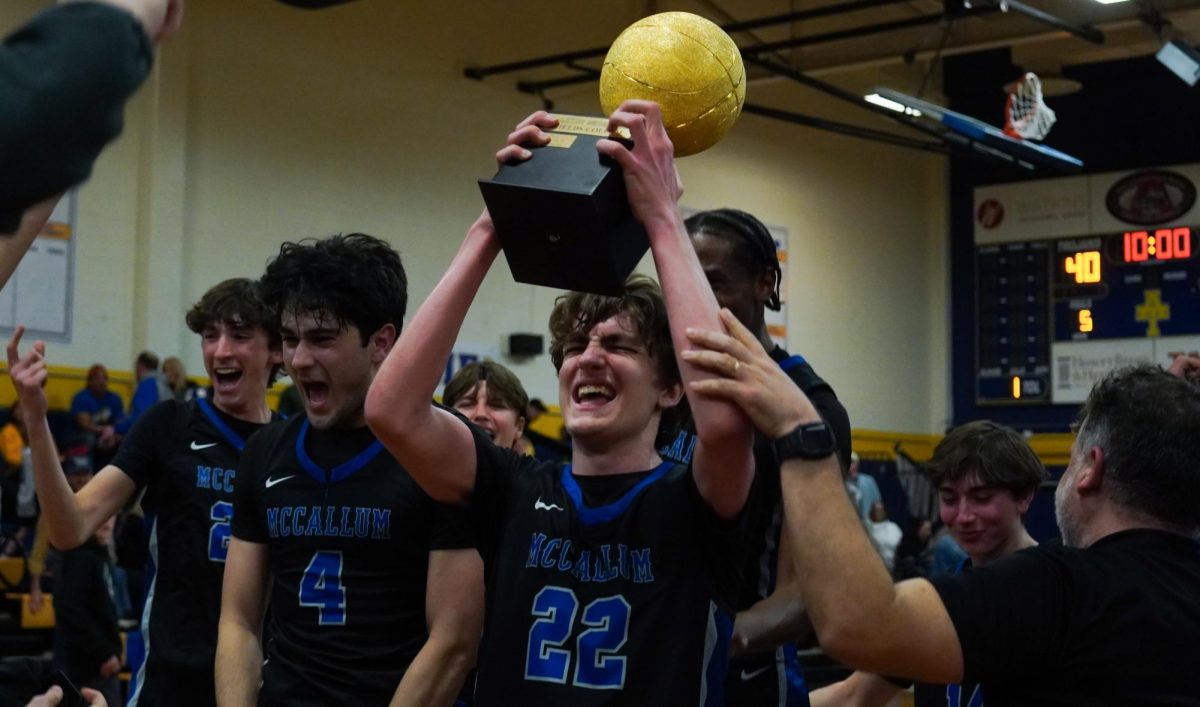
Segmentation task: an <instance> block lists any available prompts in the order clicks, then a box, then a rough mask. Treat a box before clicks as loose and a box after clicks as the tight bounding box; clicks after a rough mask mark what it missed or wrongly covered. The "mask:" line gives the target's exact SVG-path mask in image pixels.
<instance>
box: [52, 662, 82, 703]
mask: <svg viewBox="0 0 1200 707" xmlns="http://www.w3.org/2000/svg"><path fill="white" fill-rule="evenodd" d="M50 685H58V686H59V687H61V688H62V691H63V698H62V702H59V703H58V704H59V707H88V703H87V700H85V699H83V695H82V694H81V693H80V692H79V688H77V687H75V683H73V682H71V678H69V677H67V674H66V673H64V672H63V671H61V670H55V671H54V674H53V675H51V676H50V684H49V685H47V686H46V688H47V689H49V688H50Z"/></svg>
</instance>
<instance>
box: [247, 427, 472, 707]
mask: <svg viewBox="0 0 1200 707" xmlns="http://www.w3.org/2000/svg"><path fill="white" fill-rule="evenodd" d="M242 468H243V470H244V478H243V483H241V484H239V486H238V493H237V500H236V502H235V509H234V521H233V534H234V537H237V538H238V539H240V540H246V541H249V542H254V543H260V544H265V545H266V546H267V548H268V551H269V553H270V563H271V585H270V590H269V594H270V611H269V612H268V617H267V623H266V626H265V628H264V639H263V644H264V645H263V657H264V665H263V685H262V688H261V691H260V693H259V705H275V704H280V705H283V704H287V705H299V704H304V705H309V704H312V705H373V704H378V705H386V704H387V703H388V702H389V701H390V700H391V697H392V694H393V693H394V692H395V691H396V687H397V686H398V685H399V684H400V679H401V678H402V677H403V676H404V672H405V670H406V669H407V668H408V665H409V663H411V662H412V659H413V657H414V656H416V654H417V652H418V651H419V650H420V648H421V646H422V645H423V644H424V642H425V639H426V637H427V631H426V625H425V580H426V572H427V569H428V563H429V552H430V550H431V549H459V548H463V547H470V546H471V543H470V542H469V540H467V539H465V538H463V537H462V535H461V530H460V529H461V528H462V527H463V525H464V524H462V523H453V522H451V521H450V519H449V518H448V517H447V515H446V514H447V513H449V511H448V509H445V508H444V507H443V506H440V505H439V504H436V503H435V502H434V501H432V500H431V499H430V498H429V497H428V496H426V495H425V493H424V492H423V491H422V490H421V489H420V488H419V487H418V486H417V485H416V482H414V481H413V479H412V477H410V476H409V475H408V472H406V471H405V470H404V468H403V467H401V466H400V464H399V463H398V462H397V461H396V460H395V458H394V457H392V456H391V455H390V454H388V453H387V451H385V450H384V449H383V446H382V444H380V443H379V441H378V440H376V439H375V437H374V435H373V434H372V433H371V431H370V430H369V429H368V428H366V427H363V428H360V429H358V430H352V431H341V430H325V431H321V430H315V429H313V428H312V427H311V426H310V425H309V423H308V420H306V419H303V418H297V419H293V420H290V421H288V422H285V423H279V424H276V425H272V426H270V427H268V428H266V429H264V430H263V431H262V432H260V433H259V434H257V435H255V437H254V439H252V440H251V441H250V443H249V445H247V447H246V452H245V454H244V456H243V458H242Z"/></svg>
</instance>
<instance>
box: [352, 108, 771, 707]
mask: <svg viewBox="0 0 1200 707" xmlns="http://www.w3.org/2000/svg"><path fill="white" fill-rule="evenodd" d="M556 123H557V121H556V120H555V119H554V118H553V117H551V116H548V115H547V114H545V113H541V112H539V113H535V114H534V115H533V116H530V118H528V119H526V120H525V121H524V122H523V123H522V124H521V125H519V126H518V129H517V130H516V131H515V132H514V133H513V134H512V135H510V136H509V142H510V145H509V146H508V147H506V148H504V149H502V150H501V151H500V152H499V153H498V154H497V161H499V162H501V163H503V162H505V161H507V160H510V159H528V158H529V157H530V156H531V155H530V152H529V151H528V150H525V149H524V148H522V147H521V146H520V144H521V143H523V142H532V143H536V144H545V143H546V142H547V141H548V140H549V136H548V135H546V134H545V133H544V132H543V131H542V128H551V127H553V126H554V125H556ZM608 127H609V129H610V130H616V129H617V128H618V127H624V128H627V129H628V130H629V131H630V133H631V135H632V139H633V144H634V146H633V148H632V149H626V148H625V147H624V146H622V145H621V144H620V143H617V142H615V141H612V140H600V141H599V143H598V150H599V152H600V153H601V154H603V155H604V156H606V157H608V158H610V159H613V160H615V161H616V162H617V163H618V164H620V166H621V168H622V171H623V174H624V178H625V185H626V192H627V195H628V197H629V201H630V205H631V207H632V210H633V213H634V215H635V216H636V217H637V218H638V219H639V220H641V222H642V223H643V224H644V225H645V226H646V230H647V232H648V235H649V241H650V248H651V251H652V253H653V255H654V261H655V265H656V268H657V270H658V274H659V278H660V280H661V282H662V291H661V292H660V291H659V288H658V286H657V285H656V284H655V283H654V282H653V281H651V280H649V279H648V278H645V277H641V278H637V277H635V278H631V279H630V280H629V281H628V282H627V283H626V286H625V292H624V294H623V295H622V296H620V297H603V296H598V295H584V294H581V293H571V294H569V295H566V296H564V297H562V298H560V299H559V301H558V303H557V304H556V306H555V308H554V312H553V313H552V314H551V318H550V319H551V320H550V330H551V339H552V343H551V357H552V359H553V361H554V363H555V366H556V368H557V369H558V376H559V401H560V404H561V406H562V409H563V414H564V419H565V421H566V427H567V430H568V432H569V433H570V434H571V436H572V439H573V441H574V447H573V452H572V457H571V464H569V465H567V466H565V467H562V468H559V467H558V466H557V465H553V464H544V463H539V462H537V461H536V460H534V459H531V458H529V457H522V456H519V455H517V454H516V453H515V452H513V451H512V450H507V449H501V448H499V447H497V446H496V445H495V444H493V443H492V441H491V440H490V439H488V436H487V435H486V434H484V433H483V432H481V431H480V430H479V429H478V428H474V429H473V428H472V427H471V426H469V425H467V424H465V423H464V422H463V421H462V419H461V418H459V417H457V416H455V415H453V414H451V413H448V412H446V411H445V410H443V409H441V408H437V407H433V406H431V405H430V403H429V398H430V396H431V395H432V393H433V390H434V387H435V386H436V384H437V381H438V379H439V378H440V375H441V371H442V369H443V366H444V364H445V360H446V356H447V355H448V353H449V352H450V349H451V347H452V346H453V343H454V340H455V337H456V336H457V334H458V330H459V327H460V326H461V325H462V321H463V317H464V316H465V314H466V312H467V309H468V307H469V306H470V304H471V300H472V299H473V297H474V295H475V292H476V290H477V288H478V287H479V285H480V283H481V282H482V280H483V277H484V275H485V274H486V272H487V270H488V268H489V267H490V266H491V264H492V262H493V261H494V259H495V257H496V255H497V254H498V252H499V241H498V237H497V235H496V233H495V229H494V227H493V225H492V222H491V219H490V217H489V216H488V214H487V213H486V212H485V213H484V215H483V216H481V217H480V218H479V220H477V221H476V222H475V224H474V225H473V226H472V227H471V229H470V230H469V231H468V233H467V236H466V239H465V241H464V243H463V245H462V248H461V249H460V250H459V253H458V255H457V256H456V257H455V260H454V262H453V263H452V264H451V265H450V268H449V270H448V271H447V273H446V275H445V276H444V277H443V279H442V281H441V282H440V283H439V284H438V286H437V287H436V288H435V290H434V292H433V294H431V295H430V297H429V299H427V300H426V301H425V304H424V305H423V306H422V307H421V310H420V311H419V312H418V313H417V315H416V317H415V318H414V319H413V322H412V323H411V325H410V326H409V329H408V331H406V332H405V334H404V336H403V337H401V340H400V342H399V343H398V344H397V346H396V348H395V350H393V351H392V353H391V354H390V355H389V356H388V359H387V361H386V362H385V363H384V367H383V368H382V369H381V370H380V373H379V376H378V377H377V378H376V381H375V383H374V384H373V385H372V387H371V395H370V397H369V398H368V402H367V411H368V419H369V420H370V423H371V425H372V428H373V429H375V430H376V432H377V433H378V434H379V437H380V439H381V440H383V442H384V443H385V444H386V445H387V446H388V448H389V449H390V450H391V451H392V452H393V453H395V454H396V456H397V458H399V459H401V460H402V462H403V463H404V464H405V465H406V467H408V468H409V469H410V471H411V472H412V474H413V476H414V478H416V479H417V480H418V482H419V483H420V484H421V485H422V486H423V487H424V488H425V489H426V490H427V491H429V493H430V495H432V496H434V497H435V498H437V499H439V500H441V501H443V502H447V503H458V504H463V505H465V506H467V508H468V509H469V512H470V515H471V517H472V520H473V522H474V525H475V528H476V532H477V535H478V537H479V545H480V547H479V551H480V553H481V554H482V555H483V557H484V562H485V565H486V577H487V581H486V594H487V622H486V626H485V629H484V637H483V643H482V645H481V649H480V660H479V681H478V687H477V690H476V695H475V697H476V704H478V705H511V704H571V705H578V706H580V707H582V706H584V705H597V704H621V705H624V704H633V703H637V704H664V705H665V704H702V703H704V704H707V703H708V702H707V701H715V702H717V703H719V702H720V701H721V697H722V696H723V695H722V692H721V689H722V685H721V683H722V680H723V678H724V673H725V664H726V661H727V656H728V652H729V636H730V629H731V625H732V612H733V601H734V594H735V593H736V589H737V584H738V565H739V562H740V557H739V552H740V548H741V544H742V530H743V528H742V525H743V519H744V514H743V508H744V507H745V505H746V501H747V498H748V497H749V495H750V486H751V483H752V481H753V468H752V465H751V456H750V446H751V430H750V427H749V425H748V424H747V423H746V420H745V418H744V417H743V416H742V415H740V414H738V413H737V411H736V410H735V409H733V408H732V407H731V406H728V405H725V404H722V403H716V404H713V403H711V402H708V401H694V402H695V407H694V409H693V413H694V416H695V419H696V428H697V430H698V435H699V439H700V441H699V442H698V443H697V448H696V451H695V455H694V458H693V463H692V465H691V467H687V466H683V465H679V464H675V463H673V462H670V461H663V459H662V458H661V457H660V456H659V454H658V451H657V447H656V437H657V434H658V431H659V424H660V421H661V419H662V416H663V414H664V413H665V412H667V411H669V410H670V409H671V408H673V407H674V406H675V405H676V404H677V403H678V402H679V400H680V398H681V397H682V395H683V386H682V383H681V375H680V374H682V381H690V380H693V379H694V376H695V371H694V370H693V369H692V368H690V367H687V366H683V367H682V369H683V370H682V371H681V370H680V369H679V367H677V364H676V358H675V355H674V345H675V344H679V345H682V344H684V339H683V332H684V330H685V329H686V328H687V327H689V326H704V325H711V324H712V323H713V322H715V321H716V312H717V303H716V300H715V299H714V297H713V295H712V290H710V289H709V287H708V284H707V283H706V282H705V280H704V274H703V272H702V271H701V269H700V266H699V263H698V262H697V260H696V254H695V251H694V250H693V249H692V246H691V244H690V243H689V242H688V239H687V234H686V233H685V231H684V229H683V223H682V219H681V218H680V216H679V211H678V209H677V207H676V204H675V202H676V200H677V199H678V197H679V194H680V191H681V187H680V185H679V183H678V175H677V173H676V171H675V165H674V160H673V158H672V147H671V143H670V141H669V139H667V137H666V133H665V130H664V129H663V126H662V119H661V116H660V113H659V110H658V106H656V105H655V104H653V103H647V102H642V101H627V102H626V103H624V104H623V105H622V106H621V107H620V108H619V109H618V110H617V112H615V113H614V114H613V115H612V117H611V119H610V121H609V126H608ZM533 159H538V158H537V157H533ZM664 299H665V305H664ZM668 314H669V315H670V324H669V326H668V322H667V315H668ZM673 339H674V342H673V341H672V340H673ZM464 450H466V451H465V453H464ZM706 700H707V701H706Z"/></svg>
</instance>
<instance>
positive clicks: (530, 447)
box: [518, 398, 571, 463]
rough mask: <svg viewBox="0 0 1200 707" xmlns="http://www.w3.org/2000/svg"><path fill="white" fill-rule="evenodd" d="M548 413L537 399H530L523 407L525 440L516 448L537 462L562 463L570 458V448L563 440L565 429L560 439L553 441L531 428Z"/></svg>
mask: <svg viewBox="0 0 1200 707" xmlns="http://www.w3.org/2000/svg"><path fill="white" fill-rule="evenodd" d="M547 412H548V410H547V408H546V404H545V403H543V402H542V401H541V400H539V399H538V398H532V399H530V401H529V404H528V405H526V406H525V438H524V444H523V445H522V446H521V447H519V448H518V451H519V452H521V453H522V454H525V455H529V456H533V457H535V458H537V459H538V460H539V461H548V462H556V463H563V462H566V461H567V459H569V458H570V456H571V446H570V444H569V442H567V441H566V440H565V437H566V429H565V428H564V429H563V432H562V437H560V438H559V439H554V438H552V437H547V436H546V435H544V434H542V433H541V432H538V431H537V430H535V429H533V428H532V425H533V423H534V421H535V420H537V419H538V418H539V417H541V416H542V415H545V414H546V413H547Z"/></svg>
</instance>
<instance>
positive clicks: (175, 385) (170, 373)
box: [162, 356, 200, 403]
mask: <svg viewBox="0 0 1200 707" xmlns="http://www.w3.org/2000/svg"><path fill="white" fill-rule="evenodd" d="M162 369H163V377H164V378H165V379H166V381H167V387H168V388H170V389H171V395H172V396H173V397H174V398H175V399H176V400H178V401H179V402H181V403H186V402H191V401H192V400H195V399H196V393H197V391H198V390H199V389H200V386H198V385H196V382H195V381H192V380H188V377H187V369H186V368H184V367H183V361H181V360H180V359H179V357H178V356H171V357H169V358H167V360H165V361H163V365H162Z"/></svg>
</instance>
